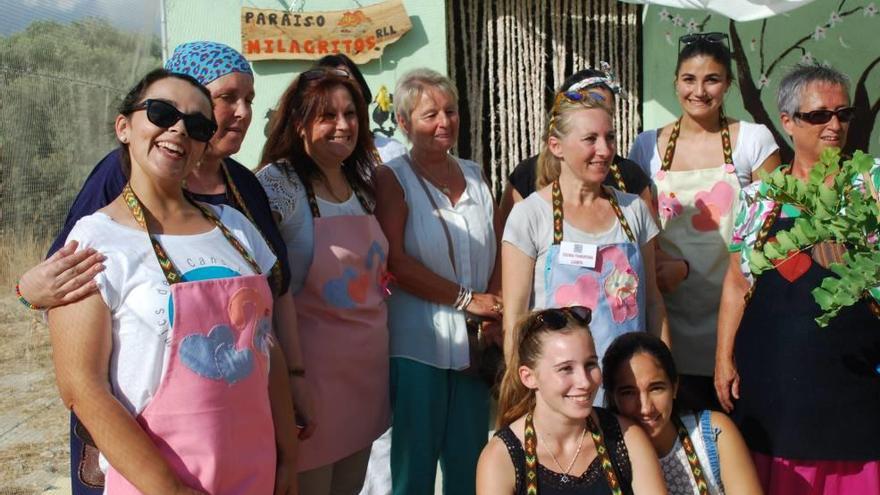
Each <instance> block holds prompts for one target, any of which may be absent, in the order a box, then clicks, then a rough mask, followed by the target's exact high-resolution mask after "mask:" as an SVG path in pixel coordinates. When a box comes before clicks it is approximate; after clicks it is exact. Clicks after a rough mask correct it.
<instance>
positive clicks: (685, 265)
mask: <svg viewBox="0 0 880 495" xmlns="http://www.w3.org/2000/svg"><path fill="white" fill-rule="evenodd" d="M726 42H727V35H726V34H723V33H694V34H688V35H685V36H682V37H681V39H680V40H679V49H680V51H679V55H678V63H677V65H676V69H675V80H674V84H675V93H676V95H677V96H678V103H679V105H680V106H681V110H682V115H681V117H680V118H679V119H678V120H677V121H676V122H674V123H672V124H670V125H667V126H665V127H662V128H660V129H655V130H650V131H645V132H643V133H641V134H639V136H638V137H637V138H636V141H635V143H634V144H633V147H632V150H631V151H630V155H629V158H630V159H631V160H633V161H634V162H636V163H638V164H639V165H641V166H642V168H643V169H644V171H645V173H647V174H648V175H649V176H650V177H651V179H652V180H653V182H654V187H655V189H656V195H655V198H656V200H657V205H656V208H655V210H656V211H657V213H658V215H659V221H660V229H661V232H660V235H659V237H658V250H657V284H658V285H659V287H660V290H661V291H663V292H664V294H663V295H664V300H665V302H666V309H667V311H668V314H669V328H670V330H671V332H672V335H671V340H672V342H674V345H673V346H672V353H673V354H674V355H675V360H676V363H678V365H679V369H680V371H681V373H682V375H681V380H680V385H679V386H680V391H679V399H680V401H681V402H682V403H683V404H686V405H687V407H689V408H692V409H698V410H700V409H705V408H708V407H715V408H717V407H718V403H717V401H716V399H715V393H714V387H713V384H712V373H713V370H714V352H715V333H716V331H715V328H716V324H717V319H718V305H719V304H720V300H721V282H722V279H723V277H724V273H725V270H726V268H727V263H728V254H727V247H726V242H727V241H728V240H729V239H730V235H731V231H732V228H733V219H734V217H733V215H734V212H735V211H736V206H737V204H738V203H737V201H738V200H737V196H738V193H739V190H740V188H741V187H745V186H747V185H748V184H749V183H750V182H751V181H752V180H753V179H754V178H757V174H758V172H759V171H760V170H767V171H770V170H773V169H774V168H775V167H776V166H777V165H779V153H778V152H777V149H778V146H777V145H776V143H775V142H774V141H773V136H772V135H771V134H770V131H769V130H767V128H766V127H764V126H763V125H760V124H752V123H749V122H743V121H735V120H733V119H730V118H728V117H726V116H725V114H724V111H723V104H724V96H725V94H726V93H727V90H728V89H729V88H730V83H731V81H732V79H733V72H732V68H731V57H730V51H729V50H728V48H727V46H726Z"/></svg>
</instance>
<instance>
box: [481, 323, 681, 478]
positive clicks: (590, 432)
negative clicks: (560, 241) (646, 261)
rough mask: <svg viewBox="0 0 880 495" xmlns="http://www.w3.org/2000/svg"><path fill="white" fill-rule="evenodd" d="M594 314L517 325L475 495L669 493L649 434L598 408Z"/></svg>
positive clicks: (597, 366)
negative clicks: (494, 427) (495, 428)
mask: <svg viewBox="0 0 880 495" xmlns="http://www.w3.org/2000/svg"><path fill="white" fill-rule="evenodd" d="M590 313H591V312H590V309H589V308H586V307H584V306H571V307H567V308H560V309H545V310H543V311H537V312H534V313H531V314H529V315H527V316H526V317H524V318H523V319H522V320H521V321H520V322H518V323H517V331H516V335H517V336H518V340H517V341H516V342H515V343H514V351H513V354H512V355H511V357H510V359H509V360H508V367H507V370H506V371H505V373H504V378H503V379H502V382H501V395H500V397H499V401H498V432H497V433H495V436H494V437H492V439H491V440H490V441H489V443H488V445H486V448H485V449H483V454H482V455H481V456H480V462H479V464H478V466H477V494H478V495H500V494H504V495H508V494H509V495H513V494H516V495H526V494H529V495H534V494H536V493H537V494H538V495H547V494H559V495H562V494H606V493H607V494H613V495H617V494H637V495H638V494H651V495H662V494H665V493H666V489H665V487H664V484H663V477H662V475H661V473H660V466H659V464H658V462H657V457H656V456H655V455H654V452H653V449H652V448H651V444H650V442H649V441H648V438H647V436H646V435H645V432H643V431H642V430H641V429H640V428H638V427H637V426H635V425H634V424H633V423H632V422H630V421H629V420H627V419H624V418H620V417H618V416H616V415H614V414H612V413H610V412H608V411H606V410H605V409H602V408H599V407H594V406H593V403H594V399H595V398H596V394H597V393H598V392H599V390H600V389H601V387H602V373H601V371H600V370H599V356H598V355H597V352H596V345H595V343H594V341H593V338H592V335H591V334H590V329H589V324H590Z"/></svg>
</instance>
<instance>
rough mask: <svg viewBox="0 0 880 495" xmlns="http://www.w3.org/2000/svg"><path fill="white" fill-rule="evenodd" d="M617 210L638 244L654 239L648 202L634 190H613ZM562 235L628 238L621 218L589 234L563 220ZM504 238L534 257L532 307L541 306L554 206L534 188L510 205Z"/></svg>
mask: <svg viewBox="0 0 880 495" xmlns="http://www.w3.org/2000/svg"><path fill="white" fill-rule="evenodd" d="M614 194H615V195H616V196H617V201H618V202H619V203H620V210H621V211H622V212H623V216H624V218H626V221H627V223H629V226H630V229H632V233H633V235H634V236H635V237H636V240H638V243H639V246H644V245H645V244H647V243H648V242H649V241H650V240H651V239H653V238H654V237H655V236H656V235H657V233H658V232H659V230H658V229H657V224H655V223H654V219H653V218H652V216H651V212H650V210H648V205H646V204H645V202H644V201H642V199H641V198H639V197H638V196H636V195H635V194H629V193H625V192H621V191H618V190H616V189H615V190H614ZM562 237H563V239H564V240H566V241H572V242H583V243H588V244H617V243H623V242H629V237H627V235H626V231H624V230H623V227H622V226H621V225H620V221H619V220H617V221H615V222H614V225H613V226H612V227H611V228H610V229H608V230H607V231H605V232H602V233H599V234H591V233H589V232H584V231H583V230H580V229H578V228H576V227H573V226H572V225H571V224H569V223H568V222H565V221H563V223H562ZM502 240H503V242H506V243H508V244H511V245H513V246H515V247H516V248H517V249H519V250H520V251H522V252H523V253H524V254H525V255H526V256H528V257H529V258H532V259H534V260H535V273H534V277H533V280H532V285H533V287H532V301H533V303H534V308H533V309H539V308H543V307H544V265H545V264H546V262H547V254H548V252H549V250H550V246H551V245H552V244H553V207H552V206H551V205H550V203H549V202H548V201H547V200H546V199H544V198H543V197H541V196H540V195H539V194H538V192H533V193H532V194H530V195H529V197H527V198H526V199H524V200H523V201H520V202H519V203H517V204H515V205H513V209H512V210H511V211H510V216H509V217H507V224H506V225H505V226H504V237H503V238H502Z"/></svg>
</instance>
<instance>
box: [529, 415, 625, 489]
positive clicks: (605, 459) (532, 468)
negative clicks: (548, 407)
mask: <svg viewBox="0 0 880 495" xmlns="http://www.w3.org/2000/svg"><path fill="white" fill-rule="evenodd" d="M587 429H588V430H590V437H591V438H592V439H593V444H594V445H595V446H596V456H597V457H598V458H599V464H600V465H601V466H602V472H603V473H604V474H605V481H607V482H608V487H609V488H610V489H611V493H612V494H613V495H622V494H623V491H622V490H621V488H620V481H619V479H620V477H619V476H618V475H617V470H616V469H615V467H614V463H613V462H611V457H610V456H609V455H608V448H607V447H606V446H605V438H604V437H603V435H602V429H601V428H599V426H598V425H597V424H596V422H595V421H593V416H592V415H590V416H588V417H587ZM523 437H524V439H525V442H524V447H525V448H524V450H525V458H526V477H525V481H526V493H527V494H529V495H537V493H538V450H537V449H538V437H537V435H536V434H535V422H534V411H530V412H529V413H528V414H526V424H525V432H524V433H523Z"/></svg>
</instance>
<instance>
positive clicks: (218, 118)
mask: <svg viewBox="0 0 880 495" xmlns="http://www.w3.org/2000/svg"><path fill="white" fill-rule="evenodd" d="M165 66H166V69H167V70H169V71H172V72H177V73H182V74H188V75H190V76H192V77H194V78H196V79H197V80H198V81H199V82H200V83H201V84H203V85H204V86H205V87H206V88H207V89H208V90H209V91H210V93H211V99H212V103H213V111H214V120H215V122H216V124H217V132H215V133H214V135H213V136H212V137H211V140H210V142H209V146H208V147H207V148H206V150H205V153H204V154H203V155H202V157H201V159H200V160H199V166H198V167H195V168H193V169H192V170H191V172H190V175H189V176H188V177H187V179H186V181H185V188H186V190H187V192H188V193H189V195H190V197H192V198H194V199H196V200H197V201H200V202H203V203H209V204H214V205H229V206H232V207H233V208H236V209H237V210H239V211H240V212H242V213H244V214H245V215H246V216H247V217H248V219H249V220H250V221H251V222H252V223H253V224H255V225H256V226H257V228H258V229H259V230H260V233H261V234H262V235H263V237H264V238H265V239H266V241H267V242H268V243H269V246H270V247H271V248H272V252H273V253H285V252H286V247H285V245H284V241H283V240H282V238H281V234H280V233H279V232H278V228H277V227H276V225H275V221H274V220H273V218H272V214H271V212H270V210H269V204H268V201H267V200H266V195H265V193H264V192H263V188H262V187H261V186H260V183H259V181H257V179H256V177H254V174H253V173H252V172H251V171H250V170H249V169H248V168H247V167H245V166H244V165H242V164H240V163H238V162H237V161H235V160H233V159H232V158H231V156H230V155H232V154H233V153H236V152H237V151H238V150H239V148H240V147H241V144H242V141H243V140H244V136H245V134H246V133H247V130H248V127H249V126H250V123H251V117H252V112H251V103H252V101H253V98H254V78H253V72H252V71H251V67H250V64H249V63H248V62H247V60H245V59H244V57H243V56H242V55H241V54H240V53H238V52H237V51H235V50H234V49H232V48H230V47H228V46H226V45H223V44H220V43H215V42H210V41H195V42H191V43H184V44H181V45H179V46H178V47H177V48H176V49H175V50H174V53H173V54H172V55H171V58H169V59H168V61H167V62H166V64H165ZM163 108H164V109H165V110H167V107H164V106H161V105H160V106H157V107H155V108H153V110H154V112H153V113H154V114H156V113H157V112H160V113H167V117H161V116H160V117H159V118H160V119H161V118H173V117H174V112H164V111H163ZM172 110H173V109H172ZM128 175H129V165H128V164H127V162H126V161H125V156H124V153H123V152H122V151H121V150H120V149H117V150H114V151H112V152H110V153H109V154H108V155H107V156H106V157H104V159H103V160H102V161H101V162H100V163H99V164H98V165H97V166H96V167H95V169H94V170H93V171H92V173H91V175H89V177H88V179H87V180H86V183H85V184H84V185H83V187H82V189H81V190H80V192H79V194H78V195H77V197H76V200H75V201H74V203H73V205H72V206H71V208H70V212H69V213H68V216H67V219H66V220H65V224H64V226H63V228H62V230H61V233H60V234H59V235H58V237H57V238H56V239H55V242H54V243H53V245H52V248H51V249H50V251H49V252H50V255H51V256H49V258H48V259H47V260H46V261H44V262H43V263H41V264H40V265H38V266H37V267H34V268H33V269H31V270H29V271H28V272H27V273H26V274H25V275H24V276H23V277H22V279H21V283H20V290H21V293H22V298H23V299H25V300H26V301H29V304H31V303H33V304H31V307H43V308H47V307H52V306H55V305H60V304H66V303H69V302H72V301H76V300H78V299H80V298H82V297H84V296H85V295H88V294H91V293H94V292H95V291H96V290H97V285H96V283H95V282H94V281H93V280H92V279H93V278H94V276H95V274H96V273H97V272H98V271H100V270H101V269H103V265H102V264H101V260H102V258H103V256H102V255H101V254H99V253H97V252H96V251H95V250H94V249H89V248H84V249H79V250H76V248H77V244H76V241H71V242H70V243H68V244H66V245H65V242H66V239H67V237H68V233H69V232H70V229H71V228H73V225H74V224H75V223H76V222H77V221H78V220H79V219H80V218H82V217H83V216H86V215H90V214H92V213H94V212H95V211H97V210H98V209H99V208H102V207H104V206H106V205H107V204H108V203H109V202H111V201H112V200H113V199H115V198H116V197H117V196H119V194H120V193H121V192H122V188H123V186H124V185H125V183H126V181H127V177H128ZM278 258H279V259H278V261H279V263H278V264H277V265H276V266H274V267H273V268H272V271H271V275H272V276H271V285H272V289H273V293H274V294H275V301H274V309H275V311H274V318H275V326H276V335H278V337H279V340H280V341H281V344H282V348H283V349H284V351H285V355H286V358H287V362H288V367H289V368H290V369H293V370H298V369H302V360H301V359H300V357H299V349H298V345H299V344H298V337H297V329H296V322H295V319H294V318H295V311H294V309H293V300H292V299H291V298H290V295H289V293H288V292H287V286H288V283H289V279H290V271H289V269H288V263H287V257H286V256H280V257H278ZM189 268H197V267H196V266H190V267H189ZM278 329H281V331H278ZM276 371H279V372H281V371H283V367H276ZM283 374H284V373H282V376H280V377H276V381H278V386H281V387H287V385H286V384H285V382H286V380H285V379H284V376H283ZM290 388H291V390H292V392H293V397H294V403H295V404H296V406H297V411H298V414H299V415H300V416H302V417H304V418H310V417H311V416H312V413H311V412H310V411H311V409H310V408H309V404H310V401H309V400H308V397H307V396H306V394H305V386H304V383H303V380H302V379H301V377H299V376H298V375H291V377H290ZM312 430H313V428H310V427H307V428H305V429H304V430H301V431H300V437H302V438H305V437H307V436H308V435H309V434H311V431H312ZM70 442H71V478H72V487H73V492H74V494H76V495H81V494H88V495H97V494H99V493H101V487H102V486H103V475H102V473H101V472H100V470H98V469H97V462H96V461H97V450H96V449H95V448H94V446H93V445H91V441H90V438H89V435H88V432H86V431H85V430H84V429H83V428H82V426H81V425H79V423H78V421H77V420H76V416H73V415H72V416H71V428H70Z"/></svg>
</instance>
